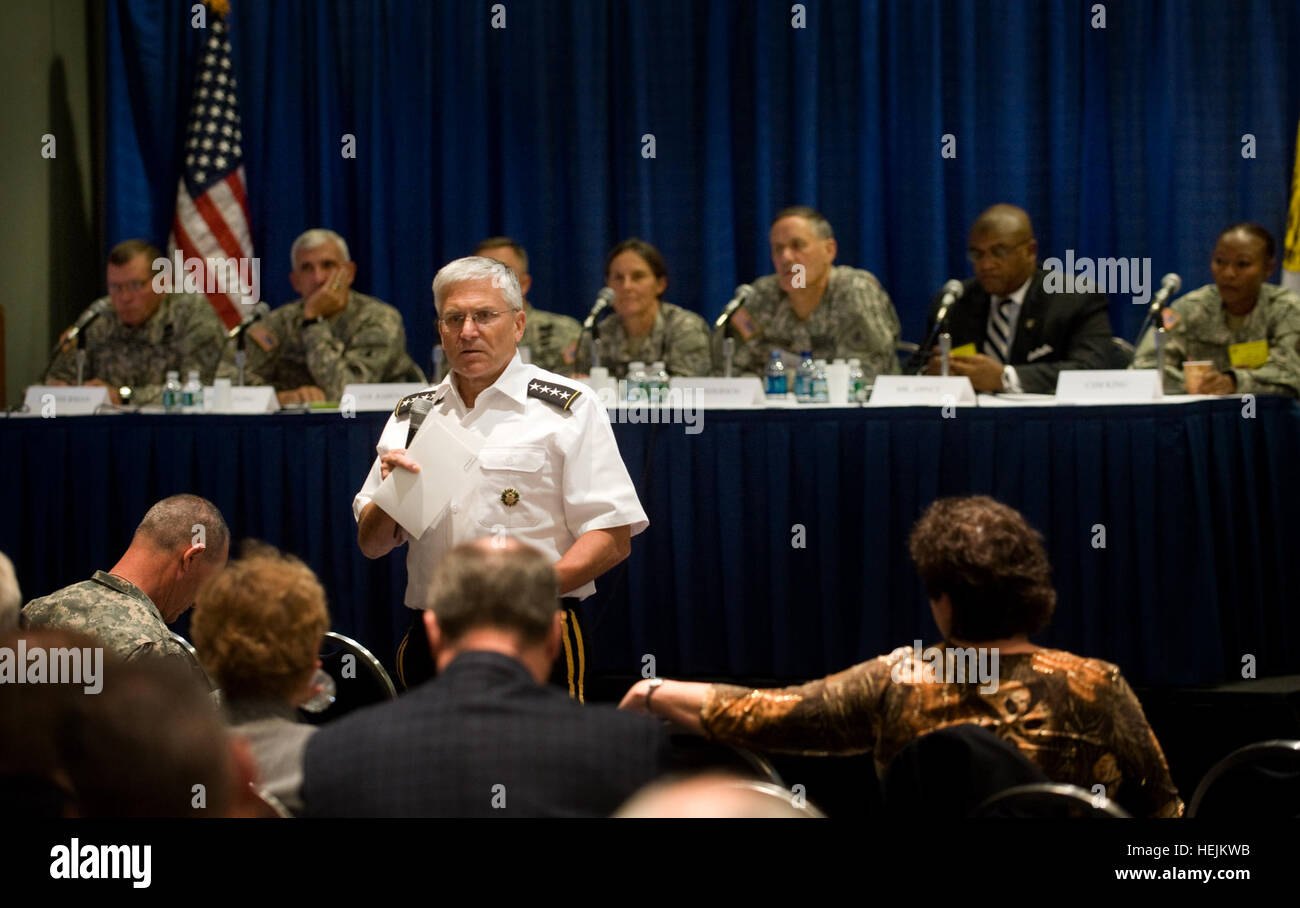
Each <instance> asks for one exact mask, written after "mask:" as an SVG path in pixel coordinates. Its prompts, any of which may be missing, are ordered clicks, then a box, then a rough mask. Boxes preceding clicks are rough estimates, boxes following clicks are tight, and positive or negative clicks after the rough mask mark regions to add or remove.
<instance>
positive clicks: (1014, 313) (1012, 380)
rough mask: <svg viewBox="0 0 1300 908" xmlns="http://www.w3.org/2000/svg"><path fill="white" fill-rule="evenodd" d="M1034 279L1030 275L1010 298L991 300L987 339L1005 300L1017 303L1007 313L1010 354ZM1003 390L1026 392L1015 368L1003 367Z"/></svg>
mask: <svg viewBox="0 0 1300 908" xmlns="http://www.w3.org/2000/svg"><path fill="white" fill-rule="evenodd" d="M1033 279H1034V276H1033V275H1032V274H1031V275H1029V279H1028V280H1026V281H1025V282H1024V283H1023V284H1021V285H1020V287H1019V288H1018V289H1017V290H1015V291H1013V292H1012V294H1011V295H1010V296H991V297H990V298H989V317H988V319H987V320H986V322H985V325H984V336H985V337H988V334H989V331H991V330H992V328H993V313H995V312H997V311H998V307H999V306H1000V305H1002V302H1003V300H1010V301H1011V302H1013V303H1015V305H1014V306H1011V307H1010V308H1009V309H1007V313H1006V320H1007V351H1008V353H1009V352H1010V350H1011V345H1012V344H1014V343H1015V342H1016V326H1017V325H1018V324H1019V323H1020V310H1022V309H1024V308H1025V294H1026V293H1028V292H1029V284H1030V282H1031V281H1033ZM985 346H986V347H987V346H988V342H987V341H985ZM984 352H985V353H988V352H989V351H988V350H985V351H984ZM1002 390H1003V391H1007V392H1010V393H1012V394H1019V393H1020V392H1021V391H1022V390H1024V389H1023V388H1022V387H1021V384H1020V376H1019V375H1017V374H1016V367H1015V366H1003V367H1002Z"/></svg>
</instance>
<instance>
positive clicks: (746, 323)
mask: <svg viewBox="0 0 1300 908" xmlns="http://www.w3.org/2000/svg"><path fill="white" fill-rule="evenodd" d="M731 324H732V325H733V326H735V329H736V333H737V334H739V335H740V336H741V338H742V339H743V340H753V339H754V337H755V336H757V334H758V325H756V324H754V320H753V319H752V318H750V316H749V313H748V312H746V311H745V309H744V307H741V308H740V309H737V310H736V311H735V312H734V313H733V314H732V316H731Z"/></svg>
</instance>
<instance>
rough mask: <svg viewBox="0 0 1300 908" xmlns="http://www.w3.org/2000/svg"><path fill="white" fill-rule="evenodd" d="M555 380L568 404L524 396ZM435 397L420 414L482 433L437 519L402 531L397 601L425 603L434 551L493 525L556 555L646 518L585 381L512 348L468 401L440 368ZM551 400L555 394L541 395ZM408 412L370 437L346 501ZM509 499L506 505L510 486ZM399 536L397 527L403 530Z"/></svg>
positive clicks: (376, 478) (399, 443)
mask: <svg viewBox="0 0 1300 908" xmlns="http://www.w3.org/2000/svg"><path fill="white" fill-rule="evenodd" d="M539 383H546V384H550V385H561V386H563V387H567V388H573V389H576V390H579V391H581V392H582V393H581V394H579V395H578V396H577V397H576V398H574V399H573V401H572V403H570V405H569V406H568V408H567V409H562V407H563V405H564V399H563V397H560V398H559V401H558V402H559V406H557V405H556V404H554V403H548V402H546V401H544V400H540V399H538V398H536V397H529V396H528V392H529V387H530V385H533V386H536V387H537V388H538V389H540V387H541V385H540V384H539ZM435 391H436V392H437V393H435V395H434V397H433V399H434V400H436V401H438V402H437V403H436V404H435V405H434V407H433V409H432V410H430V411H429V414H428V416H426V417H425V421H426V422H431V421H434V420H446V421H447V422H449V423H451V424H453V425H454V426H459V427H460V428H461V429H462V430H463V431H467V432H471V433H473V434H475V435H477V436H479V437H480V438H482V440H483V448H482V450H481V451H480V452H479V457H478V462H477V463H476V464H475V466H474V468H473V470H472V471H471V474H470V479H469V481H468V482H465V483H464V484H463V487H462V488H461V489H460V490H458V491H457V492H456V493H455V494H454V495H453V496H452V500H451V504H450V506H449V507H448V508H447V511H446V512H445V513H444V516H443V518H442V520H441V521H439V522H438V523H436V524H434V525H433V526H431V527H430V528H429V529H428V530H426V531H425V532H424V533H423V534H422V535H421V537H420V538H419V539H418V540H416V539H413V540H410V542H409V548H408V550H407V553H406V605H407V607H408V608H414V609H422V608H426V607H427V601H426V598H427V596H428V591H429V583H430V579H431V577H432V575H433V569H434V566H435V565H437V563H438V559H439V558H441V557H442V556H443V554H444V553H445V552H447V551H450V550H451V549H452V548H454V547H455V546H457V545H460V544H461V543H463V542H470V541H472V540H475V539H480V538H482V537H484V536H493V535H496V534H497V533H498V532H504V533H505V534H506V535H508V536H510V537H512V538H514V539H517V540H519V541H520V542H525V543H528V544H529V545H532V546H534V547H535V548H537V549H540V550H541V551H542V552H544V553H546V555H548V556H549V557H550V558H551V560H552V561H558V560H559V559H560V556H561V555H563V554H564V553H565V552H567V551H568V550H569V548H570V546H572V545H573V543H574V541H575V540H576V539H577V538H578V537H579V536H581V535H582V534H583V533H586V532H588V531H590V530H603V529H610V528H612V527H621V526H630V527H631V533H632V535H633V536H635V535H636V534H637V533H640V532H641V531H642V530H644V529H645V528H646V527H647V526H649V525H650V521H649V519H647V518H646V514H645V511H644V510H643V509H642V507H641V502H640V500H639V499H638V498H637V494H636V488H635V487H634V486H633V485H632V479H631V477H630V476H628V472H627V467H626V466H624V464H623V458H622V457H621V456H620V455H619V453H618V444H617V443H616V442H615V441H614V431H613V429H611V428H610V425H609V415H608V414H607V413H606V412H605V409H604V408H603V407H602V406H601V405H600V402H599V401H598V400H597V399H596V395H595V393H594V392H592V390H591V389H590V388H588V387H587V386H586V385H584V384H581V383H580V382H575V381H573V380H572V379H568V378H565V377H563V376H560V375H556V374H555V373H554V372H547V371H546V370H545V369H541V368H539V367H537V366H533V365H527V364H525V363H524V362H523V361H522V360H521V359H520V358H519V356H518V354H516V355H515V356H514V357H513V358H512V359H511V360H510V363H509V365H507V366H506V369H505V371H504V372H502V373H501V375H500V376H499V377H498V378H497V380H496V381H495V382H494V383H493V384H492V385H490V386H489V387H487V388H485V389H484V390H483V391H482V392H480V393H479V395H478V398H477V399H476V401H475V403H474V408H473V409H467V408H466V406H465V402H464V400H463V399H462V398H461V396H460V392H459V391H458V390H457V389H456V385H455V383H454V382H452V376H451V374H450V373H449V374H448V375H447V377H446V378H445V379H443V381H442V382H441V383H440V384H439V385H437V386H436V389H435ZM550 399H554V398H550ZM409 421H410V420H409V414H403V415H402V416H400V417H398V416H396V415H394V416H390V417H389V419H388V424H387V425H385V426H384V432H383V434H382V435H381V436H380V438H379V444H378V445H377V450H378V452H379V456H378V457H376V458H375V462H374V464H373V465H372V466H371V468H370V475H368V476H367V477H366V482H365V484H364V485H363V486H362V487H361V491H360V492H358V493H357V497H356V498H355V499H353V501H352V513H353V516H355V517H356V518H357V520H360V519H361V510H362V508H364V507H365V506H366V505H367V504H369V502H370V500H371V498H372V497H373V496H374V494H375V490H376V489H377V488H379V483H380V471H379V457H382V456H383V455H384V454H387V453H388V452H389V451H395V450H398V449H404V448H405V447H406V435H407V429H408V423H409ZM507 489H513V490H514V492H515V493H517V496H518V500H517V501H515V503H514V504H512V505H507V504H506V503H505V500H510V499H512V498H513V497H514V496H513V495H505V496H504V498H505V500H503V493H505V492H506V490H507ZM402 535H403V536H405V534H404V533H403V534H402ZM594 592H596V584H595V583H594V582H589V583H587V584H585V585H584V586H581V587H578V588H577V589H576V590H573V591H572V592H566V593H565V595H566V596H576V597H577V598H579V599H586V598H587V597H588V596H590V595H591V594H592V593H594Z"/></svg>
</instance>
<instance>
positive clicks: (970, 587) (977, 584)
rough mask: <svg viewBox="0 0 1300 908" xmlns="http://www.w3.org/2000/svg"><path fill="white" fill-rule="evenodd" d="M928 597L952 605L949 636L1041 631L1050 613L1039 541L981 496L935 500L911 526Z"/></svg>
mask: <svg viewBox="0 0 1300 908" xmlns="http://www.w3.org/2000/svg"><path fill="white" fill-rule="evenodd" d="M908 545H909V550H910V551H911V554H912V560H913V561H914V562H916V570H917V573H918V574H920V575H921V581H922V582H923V583H924V584H925V589H926V593H927V594H928V595H929V597H930V598H931V599H937V598H939V596H940V595H942V594H944V593H947V594H948V598H949V600H950V601H951V602H952V626H951V627H950V628H949V631H948V633H949V635H950V636H952V637H956V638H958V639H961V640H969V641H980V640H998V639H1001V638H1004V637H1013V636H1015V635H1017V634H1033V633H1036V632H1038V631H1040V630H1042V629H1043V628H1045V627H1047V624H1048V622H1049V621H1050V620H1051V618H1052V612H1053V610H1054V609H1055V608H1056V591H1055V590H1054V589H1053V588H1052V578H1051V574H1052V567H1051V565H1050V564H1048V561H1047V553H1046V552H1045V551H1044V550H1043V540H1042V537H1041V536H1040V535H1039V534H1038V532H1037V531H1036V530H1034V528H1033V527H1031V526H1030V525H1029V524H1028V522H1026V521H1025V518H1024V516H1023V515H1021V513H1020V512H1019V511H1017V510H1015V509H1014V508H1009V507H1007V506H1006V505H1004V504H1000V503H999V502H997V501H994V500H993V499H992V498H989V497H987V496H985V495H974V496H970V497H966V498H941V499H939V500H938V501H936V502H934V503H933V504H931V505H930V507H928V508H926V511H925V513H924V514H922V515H921V519H920V520H918V521H917V522H916V526H915V527H913V528H912V535H911V538H910V540H909V543H908Z"/></svg>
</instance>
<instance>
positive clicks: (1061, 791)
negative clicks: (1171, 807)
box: [971, 782, 1129, 820]
mask: <svg viewBox="0 0 1300 908" xmlns="http://www.w3.org/2000/svg"><path fill="white" fill-rule="evenodd" d="M971 816H972V817H973V818H981V819H1071V820H1112V819H1129V814H1128V813H1126V812H1125V811H1124V809H1123V808H1121V807H1120V806H1119V805H1118V804H1116V803H1115V802H1114V801H1111V800H1110V799H1108V798H1107V797H1105V796H1104V795H1092V794H1089V793H1088V792H1086V791H1084V790H1083V789H1082V788H1080V787H1079V786H1077V785H1063V784H1061V783H1059V782H1039V783H1037V784H1034V785H1017V786H1015V787H1014V788H1008V789H1007V790H1006V791H1000V792H998V793H997V794H995V795H994V796H993V797H991V798H989V799H988V800H987V801H985V802H984V803H983V804H981V805H980V806H979V807H976V808H975V810H974V811H972V812H971Z"/></svg>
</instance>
